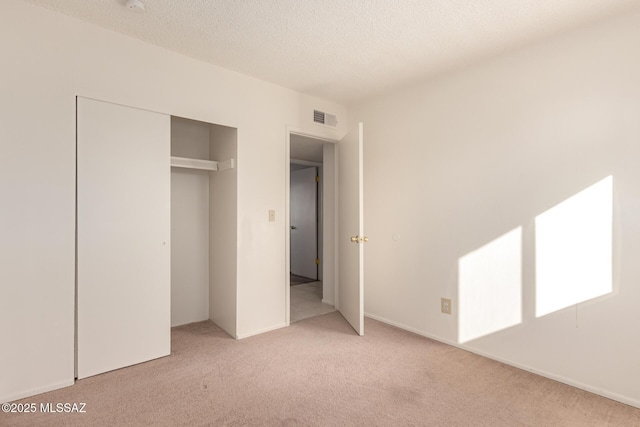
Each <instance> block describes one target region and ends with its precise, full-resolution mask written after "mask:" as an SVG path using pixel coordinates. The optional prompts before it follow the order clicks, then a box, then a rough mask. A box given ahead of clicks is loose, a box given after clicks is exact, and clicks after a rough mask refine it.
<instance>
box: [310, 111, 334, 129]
mask: <svg viewBox="0 0 640 427" xmlns="http://www.w3.org/2000/svg"><path fill="white" fill-rule="evenodd" d="M313 122H314V123H318V124H321V125H325V126H330V127H332V128H334V127H336V126H338V118H337V117H336V115H335V114H329V113H325V112H324V111H319V110H313Z"/></svg>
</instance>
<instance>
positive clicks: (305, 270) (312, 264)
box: [289, 167, 318, 280]
mask: <svg viewBox="0 0 640 427" xmlns="http://www.w3.org/2000/svg"><path fill="white" fill-rule="evenodd" d="M317 170H318V169H317V168H316V167H308V168H305V169H300V170H297V171H292V172H291V180H290V182H291V191H290V202H289V205H290V207H291V213H290V215H291V227H290V228H291V240H290V241H291V268H290V270H291V273H292V274H295V275H296V276H302V277H307V278H309V279H313V280H318V265H317V263H316V259H317V258H318V194H317V193H318V183H317V181H316V177H317V176H318V172H317Z"/></svg>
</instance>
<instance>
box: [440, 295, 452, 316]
mask: <svg viewBox="0 0 640 427" xmlns="http://www.w3.org/2000/svg"><path fill="white" fill-rule="evenodd" d="M440 311H442V312H443V313H444V314H451V299H450V298H440Z"/></svg>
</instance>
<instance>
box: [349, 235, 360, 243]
mask: <svg viewBox="0 0 640 427" xmlns="http://www.w3.org/2000/svg"><path fill="white" fill-rule="evenodd" d="M358 241H360V238H359V237H358V236H351V242H352V243H358Z"/></svg>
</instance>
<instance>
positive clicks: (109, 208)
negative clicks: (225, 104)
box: [77, 98, 171, 378]
mask: <svg viewBox="0 0 640 427" xmlns="http://www.w3.org/2000/svg"><path fill="white" fill-rule="evenodd" d="M77 144H78V151H77V153H78V158H77V162H78V164H77V174H78V175H77V186H78V189H77V210H78V212H77V222H78V225H77V233H78V235H77V257H78V259H77V376H78V378H84V377H88V376H92V375H96V374H99V373H102V372H106V371H110V370H113V369H118V368H122V367H125V366H129V365H133V364H136V363H140V362H144V361H147V360H151V359H155V358H158V357H161V356H166V355H168V354H169V353H170V351H171V350H170V323H171V307H170V295H171V286H170V280H171V279H170V246H169V244H170V242H169V237H170V232H171V231H170V209H171V206H170V188H171V182H170V173H171V168H170V163H169V162H170V117H169V116H167V115H163V114H158V113H153V112H150V111H144V110H139V109H135V108H130V107H125V106H121V105H115V104H110V103H107V102H101V101H95V100H91V99H86V98H78V106H77Z"/></svg>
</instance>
